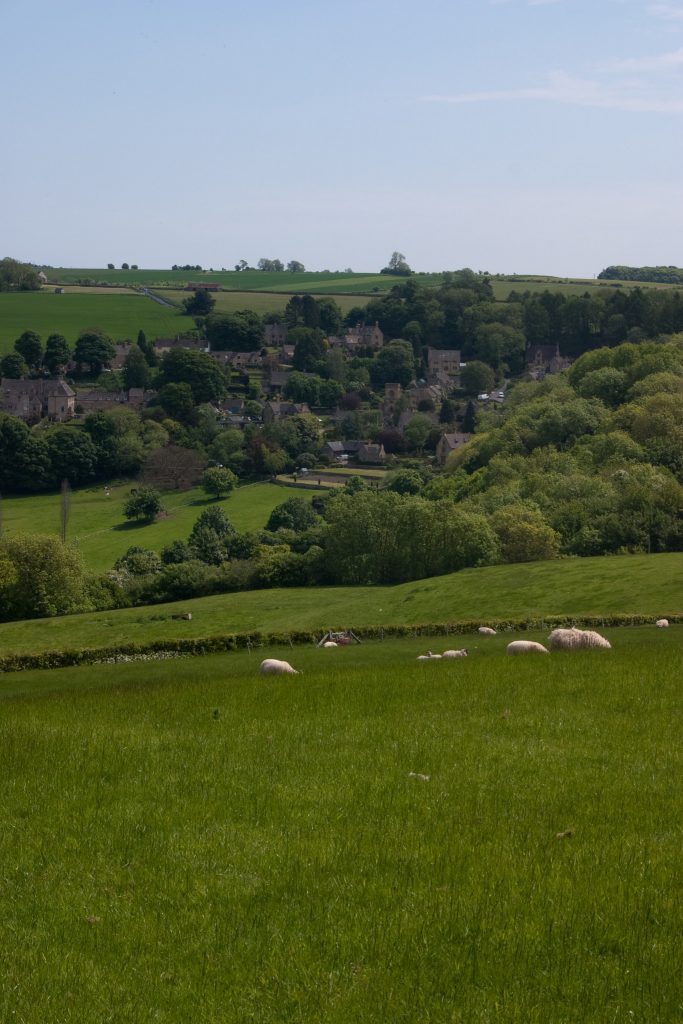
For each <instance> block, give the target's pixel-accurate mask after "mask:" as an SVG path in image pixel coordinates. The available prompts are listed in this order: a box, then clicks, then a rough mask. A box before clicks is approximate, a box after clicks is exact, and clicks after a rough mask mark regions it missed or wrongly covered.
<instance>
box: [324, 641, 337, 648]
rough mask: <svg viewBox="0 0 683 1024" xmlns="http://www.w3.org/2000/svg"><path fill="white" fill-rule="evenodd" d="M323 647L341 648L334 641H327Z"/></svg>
mask: <svg viewBox="0 0 683 1024" xmlns="http://www.w3.org/2000/svg"><path fill="white" fill-rule="evenodd" d="M323 647H339V644H337V643H335V642H334V640H326V641H325V643H324V644H323Z"/></svg>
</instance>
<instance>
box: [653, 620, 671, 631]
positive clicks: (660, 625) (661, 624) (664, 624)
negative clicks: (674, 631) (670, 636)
mask: <svg viewBox="0 0 683 1024" xmlns="http://www.w3.org/2000/svg"><path fill="white" fill-rule="evenodd" d="M655 626H656V627H657V629H668V628H669V620H668V619H657V621H656V622H655Z"/></svg>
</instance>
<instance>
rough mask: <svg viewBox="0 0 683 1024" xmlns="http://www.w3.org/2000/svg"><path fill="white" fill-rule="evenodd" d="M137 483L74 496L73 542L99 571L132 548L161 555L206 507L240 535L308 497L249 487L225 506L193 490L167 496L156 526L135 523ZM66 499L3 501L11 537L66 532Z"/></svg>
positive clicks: (51, 496)
mask: <svg viewBox="0 0 683 1024" xmlns="http://www.w3.org/2000/svg"><path fill="white" fill-rule="evenodd" d="M132 486H134V484H132V483H125V484H117V485H112V486H111V487H110V497H107V494H106V490H105V488H104V486H103V485H100V486H98V487H91V488H81V489H79V490H75V491H73V492H72V494H71V509H70V515H69V524H68V530H67V538H68V540H69V541H70V542H71V543H72V544H74V545H75V546H76V548H77V549H78V550H79V551H80V552H81V553H82V554H83V557H84V558H85V561H86V565H87V566H88V568H89V569H91V570H92V571H93V572H106V571H107V570H108V569H111V567H112V565H113V564H114V562H115V561H116V559H117V558H119V557H120V556H121V555H123V554H124V553H125V552H126V551H127V550H128V548H129V547H131V546H132V545H138V546H140V547H144V548H150V549H151V550H152V551H161V549H162V548H163V547H165V546H166V545H167V544H170V543H172V542H173V541H174V540H185V539H186V538H187V536H188V534H189V533H190V530H191V529H192V527H193V525H194V522H195V520H196V519H197V518H198V516H199V515H200V514H201V512H202V511H203V510H204V509H205V508H209V507H213V506H214V505H220V507H221V508H222V509H223V510H224V512H225V514H226V515H227V517H228V518H229V519H230V521H231V522H232V523H233V525H234V526H235V528H236V529H237V530H239V531H240V532H243V531H245V530H258V529H261V527H263V526H265V524H266V522H267V520H268V517H269V515H270V513H271V512H272V510H273V509H274V508H275V506H276V505H279V504H281V503H282V502H283V501H286V500H287V499H288V498H291V497H292V496H296V497H299V498H305V497H306V495H305V494H302V493H301V492H300V491H298V490H294V489H293V488H291V487H279V486H277V485H276V484H267V483H264V484H247V485H246V486H244V487H238V488H237V489H236V490H235V491H233V493H232V494H231V495H230V496H229V497H228V498H225V499H223V500H222V501H220V502H217V501H215V500H214V499H213V498H208V497H207V495H206V494H205V493H204V491H202V490H201V488H199V487H195V488H193V489H192V490H188V491H165V492H164V493H163V495H162V500H163V504H164V507H165V509H166V510H167V515H166V517H164V518H161V519H159V520H158V521H157V522H155V523H148V524H142V523H136V522H129V521H128V520H127V519H126V518H125V517H124V515H123V505H124V503H125V501H126V499H127V498H128V496H129V494H130V490H131V487H132ZM60 500H61V499H60V495H59V494H42V495H38V496H33V495H32V496H29V497H21V498H4V499H3V501H2V515H3V528H4V530H5V532H6V533H7V534H12V533H17V532H21V531H24V532H27V533H52V534H56V535H59V533H60Z"/></svg>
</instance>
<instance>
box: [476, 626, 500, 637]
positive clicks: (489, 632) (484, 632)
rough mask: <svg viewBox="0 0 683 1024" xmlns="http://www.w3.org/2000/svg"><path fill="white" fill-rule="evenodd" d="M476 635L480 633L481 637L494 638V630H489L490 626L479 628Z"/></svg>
mask: <svg viewBox="0 0 683 1024" xmlns="http://www.w3.org/2000/svg"><path fill="white" fill-rule="evenodd" d="M477 633H481V635H482V636H496V631H495V629H491V627H490V626H480V627H479V629H478V630H477Z"/></svg>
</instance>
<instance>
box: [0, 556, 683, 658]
mask: <svg viewBox="0 0 683 1024" xmlns="http://www.w3.org/2000/svg"><path fill="white" fill-rule="evenodd" d="M181 611H182V612H192V620H191V621H189V622H187V621H177V620H174V619H172V615H174V614H177V613H178V612H181ZM680 612H683V554H682V553H676V554H662V555H632V556H624V557H613V558H581V559H567V560H563V561H556V562H538V563H531V564H524V565H497V566H491V567H488V568H484V569H466V570H463V571H462V572H459V573H453V574H451V575H449V576H441V577H438V578H434V579H427V580H418V581H416V582H411V583H404V584H401V585H399V586H395V587H319V588H314V589H311V588H291V589H286V590H258V591H248V592H241V593H232V594H222V595H218V596H215V597H205V598H198V599H195V600H186V601H182V602H180V603H178V604H170V605H168V604H167V605H154V606H151V607H146V608H127V609H122V610H119V611H106V612H99V613H93V614H84V615H70V616H65V617H63V618H54V619H42V620H33V621H27V622H7V623H4V624H2V625H0V650H2V651H3V652H4V653H6V654H9V653H12V652H31V651H38V650H53V649H59V648H78V647H86V646H88V647H97V646H101V645H105V644H117V643H124V642H126V643H127V642H131V643H132V642H141V643H142V642H148V641H150V640H160V639H164V638H171V637H172V638H178V637H204V636H211V635H218V634H225V633H234V632H241V631H250V630H263V631H289V630H318V629H319V630H321V631H323V630H324V629H327V628H335V627H337V628H346V627H350V626H361V625H365V626H368V625H389V624H392V623H396V624H419V623H430V622H432V623H446V622H453V623H455V622H458V621H463V620H465V621H472V620H481V621H482V622H486V621H488V620H492V619H494V620H495V619H522V618H524V617H526V616H528V617H543V616H551V615H571V616H576V617H577V618H578V617H580V616H581V615H609V614H611V613H614V614H617V613H620V614H634V615H647V616H652V617H653V618H656V617H657V616H660V615H667V614H669V615H672V614H674V613H680Z"/></svg>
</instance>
